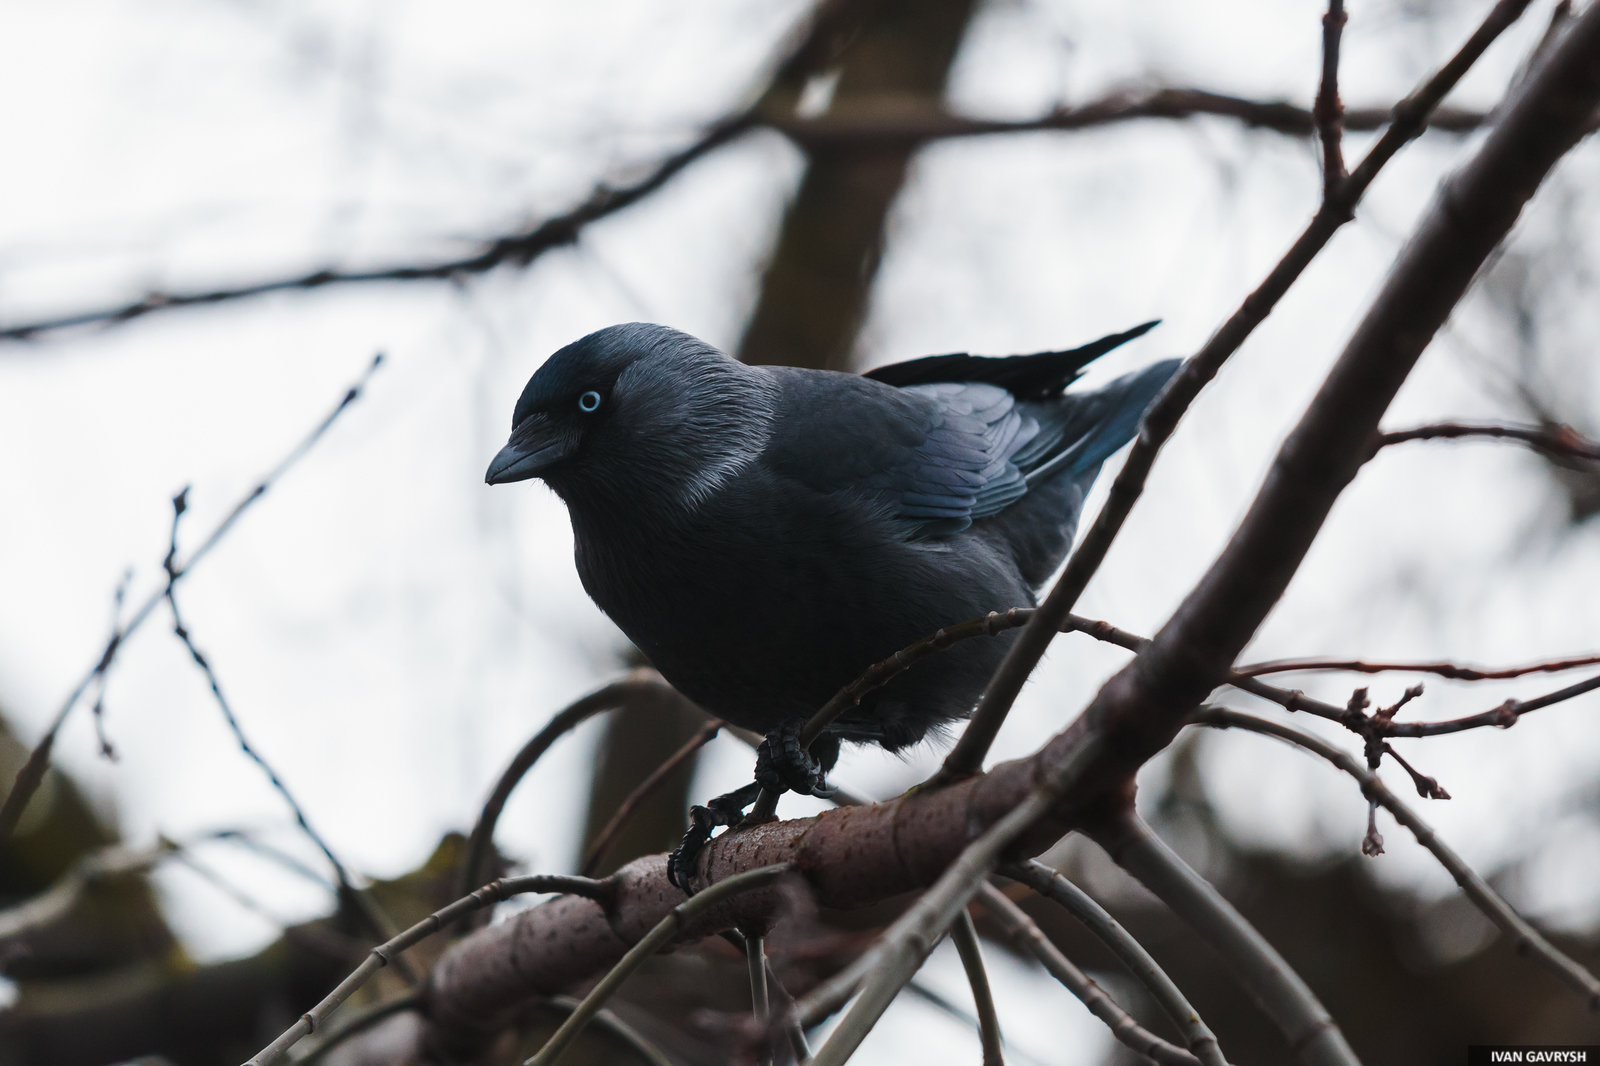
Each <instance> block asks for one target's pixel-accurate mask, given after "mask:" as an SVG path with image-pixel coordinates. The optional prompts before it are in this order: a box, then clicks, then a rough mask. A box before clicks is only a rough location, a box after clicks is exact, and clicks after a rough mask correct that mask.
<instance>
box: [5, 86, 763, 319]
mask: <svg viewBox="0 0 1600 1066" xmlns="http://www.w3.org/2000/svg"><path fill="white" fill-rule="evenodd" d="M755 125H756V119H755V116H754V115H753V114H751V113H750V112H748V111H747V112H743V113H740V114H737V115H732V116H730V117H728V118H725V119H723V120H722V121H720V122H717V123H715V124H713V125H712V126H710V127H709V128H708V129H707V130H706V131H705V132H704V133H702V134H701V135H700V136H699V137H698V138H696V139H695V141H694V143H692V144H690V145H689V146H688V147H686V148H683V149H680V150H679V151H677V152H674V153H673V154H672V155H670V156H668V157H666V158H665V159H663V160H662V161H661V162H659V163H657V164H656V165H655V166H654V167H653V168H652V169H651V170H650V172H649V173H648V174H646V175H645V176H644V177H643V178H640V179H639V180H638V181H635V182H632V183H630V184H627V185H621V186H613V185H609V184H604V183H602V184H599V185H596V186H595V187H594V189H593V190H592V191H591V192H590V193H589V195H588V197H587V198H585V199H584V201H583V203H581V204H579V205H578V206H577V207H575V208H573V209H572V210H570V211H567V212H565V213H564V214H561V215H557V216H555V217H553V218H549V219H546V220H545V221H543V222H540V223H539V224H537V225H535V226H531V227H529V228H527V229H524V230H521V231H519V232H517V233H512V234H508V235H506V236H504V237H498V238H495V239H494V240H491V241H486V242H485V243H484V244H483V245H481V246H480V247H479V248H478V250H477V251H475V252H473V253H472V254H470V255H466V256H460V257H457V258H452V259H441V260H438V261H435V262H432V263H423V264H405V265H400V266H391V267H377V268H375V269H371V270H343V269H339V268H334V267H328V268H324V269H322V270H316V271H313V272H311V273H309V274H300V275H296V276H294V277H288V278H273V279H270V280H267V281H258V282H255V283H253V284H250V285H240V286H236V287H232V288H224V289H203V290H195V291H191V292H152V293H149V294H148V295H146V296H144V297H142V298H141V299H138V300H134V301H133V302H131V303H126V304H122V305H120V306H116V307H104V308H95V309H93V310H88V311H78V312H74V313H72V314H67V315H59V316H57V317H54V318H45V319H39V320H36V321H33V322H25V323H20V324H17V325H13V326H7V327H5V328H3V329H0V341H5V340H28V339H30V338H32V337H36V336H38V335H39V334H41V333H47V332H50V331H52V330H59V329H66V328H68V327H71V326H84V325H91V324H94V323H101V322H103V323H109V324H115V323H121V322H128V321H131V320H132V319H135V318H142V317H143V316H145V315H147V314H150V313H151V312H153V311H165V310H170V309H172V308H177V307H196V306H201V305H205V304H217V303H224V302H227V301H231V300H240V299H244V298H246V297H251V296H262V295H265V294H267V293H272V292H284V291H287V290H293V289H303V290H310V289H322V288H326V287H328V286H330V285H365V284H372V283H374V282H396V281H448V280H452V279H455V278H460V277H464V276H467V275H472V274H482V273H485V272H487V271H490V270H493V269H494V268H495V267H498V266H501V265H505V264H511V265H515V266H524V267H525V266H527V265H528V264H529V263H531V262H533V261H534V260H535V259H537V258H538V257H539V256H540V255H542V254H544V253H545V252H547V251H549V250H550V249H552V248H560V247H562V246H564V245H568V244H572V243H573V242H574V241H576V240H577V239H578V234H579V233H580V232H581V231H582V229H583V227H584V226H586V225H588V224H589V223H591V222H593V221H595V220H597V219H601V218H604V217H606V216H607V215H611V214H615V213H616V212H618V211H621V210H622V209H623V208H626V207H631V206H632V205H634V204H636V203H638V202H639V201H640V200H643V199H644V198H645V197H647V196H649V195H650V194H651V193H653V192H655V191H656V190H657V189H659V188H661V186H663V185H665V184H666V183H667V182H668V181H670V180H671V179H672V178H673V177H674V176H675V175H677V174H678V173H679V172H680V171H682V170H683V169H684V168H685V167H687V166H688V165H689V164H690V163H693V162H694V161H695V160H697V159H699V158H700V157H701V156H704V155H706V154H708V153H710V152H712V151H713V150H715V149H717V148H720V147H721V146H722V145H724V144H727V143H728V142H729V141H732V140H734V139H735V138H737V137H739V136H740V135H741V134H743V133H745V132H746V131H747V130H749V129H751V128H752V127H753V126H755Z"/></svg>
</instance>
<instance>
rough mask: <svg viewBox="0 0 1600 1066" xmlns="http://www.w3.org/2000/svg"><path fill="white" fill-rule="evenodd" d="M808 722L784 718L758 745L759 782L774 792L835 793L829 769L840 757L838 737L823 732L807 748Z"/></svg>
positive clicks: (776, 793) (822, 795)
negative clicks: (803, 733)
mask: <svg viewBox="0 0 1600 1066" xmlns="http://www.w3.org/2000/svg"><path fill="white" fill-rule="evenodd" d="M805 724H806V722H805V719H804V718H787V719H785V720H784V721H783V722H782V723H781V724H780V725H779V726H778V727H777V728H776V729H774V730H773V731H772V732H770V733H768V734H767V739H766V740H763V741H762V742H761V746H760V747H759V748H757V749H756V784H758V785H760V786H761V787H762V788H764V789H766V790H767V791H768V792H770V793H772V794H773V795H774V796H776V795H779V794H781V793H784V792H798V793H800V794H801V795H805V796H820V797H821V798H823V799H826V798H828V797H829V796H831V795H833V790H832V789H830V788H829V787H828V771H829V770H832V769H833V764H834V763H836V762H838V761H839V738H838V737H837V736H836V735H834V734H833V733H823V734H822V735H821V736H820V737H818V738H817V739H816V740H814V741H813V742H812V744H811V750H810V751H806V749H805V748H804V747H802V746H801V744H800V731H801V730H802V729H804V728H805Z"/></svg>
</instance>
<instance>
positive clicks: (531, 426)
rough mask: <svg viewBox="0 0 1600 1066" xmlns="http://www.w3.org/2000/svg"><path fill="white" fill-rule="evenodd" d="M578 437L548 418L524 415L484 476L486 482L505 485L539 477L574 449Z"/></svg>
mask: <svg viewBox="0 0 1600 1066" xmlns="http://www.w3.org/2000/svg"><path fill="white" fill-rule="evenodd" d="M576 445H577V440H576V439H575V437H574V436H573V435H572V434H569V433H563V432H561V431H560V430H559V429H557V428H556V427H554V426H552V425H551V424H550V422H549V421H548V420H547V419H545V418H543V417H541V416H539V415H534V416H531V417H529V418H527V419H525V420H524V421H523V423H522V425H520V426H518V427H517V428H516V429H515V430H514V431H513V432H512V434H511V440H510V441H508V442H507V443H506V446H505V447H504V448H501V449H500V451H499V453H498V454H496V455H495V457H494V460H493V461H492V462H491V463H490V464H489V471H488V473H486V474H485V475H484V476H483V480H484V482H485V483H486V484H490V485H504V484H506V483H507V482H511V481H526V480H528V479H529V478H533V477H539V476H541V475H542V474H544V472H545V471H546V470H549V469H550V468H551V467H552V466H554V465H555V464H557V463H559V462H560V461H561V460H563V459H566V458H567V457H569V456H570V455H572V453H573V452H574V451H575V450H576Z"/></svg>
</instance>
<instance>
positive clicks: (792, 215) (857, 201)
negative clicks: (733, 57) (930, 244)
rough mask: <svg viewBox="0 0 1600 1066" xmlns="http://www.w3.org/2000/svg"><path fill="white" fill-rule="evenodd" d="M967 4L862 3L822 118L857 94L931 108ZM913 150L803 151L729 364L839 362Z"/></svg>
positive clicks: (862, 308) (961, 0) (846, 352)
mask: <svg viewBox="0 0 1600 1066" xmlns="http://www.w3.org/2000/svg"><path fill="white" fill-rule="evenodd" d="M975 6H976V5H975V4H974V3H973V0H925V2H922V3H917V2H915V0H887V2H884V3H880V4H876V5H873V6H872V8H871V9H870V10H869V11H867V12H864V13H863V17H862V21H861V25H860V29H859V32H858V33H856V35H855V36H854V38H853V39H851V40H850V41H849V42H848V43H847V44H845V45H844V47H843V48H842V49H841V50H840V53H839V56H838V61H837V63H838V65H837V67H836V68H835V69H837V70H838V77H839V80H838V84H837V86H836V87H835V89H834V94H833V100H832V102H831V103H830V105H829V108H828V110H829V113H839V112H841V111H846V110H848V109H849V108H850V106H851V102H852V101H853V100H856V99H859V98H861V97H871V98H872V99H874V100H877V101H880V102H881V101H882V100H883V98H884V97H886V96H901V97H905V98H907V99H908V103H910V102H913V101H914V102H917V103H922V104H924V105H926V104H927V103H929V102H936V101H937V99H938V98H939V97H940V96H941V95H942V94H943V91H944V84H945V78H946V76H947V75H948V74H949V71H950V64H951V61H952V60H954V58H955V55H956V49H957V47H958V46H959V45H960V43H961V37H962V35H963V33H964V32H965V30H966V26H967V22H968V21H969V20H970V18H971V16H972V12H973V8H974V7H975ZM813 73H815V72H813ZM914 151H915V148H913V147H906V146H904V145H899V146H889V147H884V148H877V149H870V150H869V149H865V148H861V149H854V148H853V149H850V150H848V151H840V152H820V151H819V152H814V153H813V154H812V156H811V160H810V165H809V166H808V167H807V169H806V174H805V178H804V179H803V180H802V181H801V183H800V191H799V192H798V193H797V194H796V195H795V198H794V201H793V202H792V203H791V204H790V205H789V210H788V213H787V214H786V215H785V216H784V220H783V229H782V231H781V233H780V235H779V238H778V247H777V249H776V250H775V251H774V253H773V256H772V261H771V262H770V263H769V264H768V266H767V271H766V275H765V276H764V277H763V279H762V283H761V297H760V300H759V301H758V303H757V304H756V310H755V314H754V315H753V316H752V317H751V319H750V325H749V327H748V328H747V329H746V331H745V335H744V340H743V342H742V343H741V344H740V347H739V357H740V358H741V359H743V360H744V361H745V362H747V363H766V364H782V365H786V366H804V367H816V368H823V369H832V370H842V369H845V368H846V367H847V366H848V365H849V359H850V352H851V349H852V347H853V346H854V343H855V337H856V331H857V330H858V329H859V328H860V325H861V320H862V317H863V316H864V315H865V313H866V307H867V296H868V294H869V293H870V292H871V288H872V278H873V275H874V274H876V273H877V269H878V260H879V257H880V256H881V254H882V251H883V240H884V223H885V220H886V219H887V217H888V214H889V208H890V205H891V204H893V203H894V198H895V196H896V195H898V193H899V192H900V186H901V185H902V184H903V183H904V181H905V176H906V167H907V165H908V164H909V163H910V161H911V156H912V153H913V152H914Z"/></svg>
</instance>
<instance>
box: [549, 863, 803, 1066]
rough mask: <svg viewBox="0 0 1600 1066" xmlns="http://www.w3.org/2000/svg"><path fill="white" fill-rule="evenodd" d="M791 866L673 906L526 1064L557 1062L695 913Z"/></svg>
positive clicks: (750, 873) (744, 876)
mask: <svg viewBox="0 0 1600 1066" xmlns="http://www.w3.org/2000/svg"><path fill="white" fill-rule="evenodd" d="M790 869H791V867H790V866H789V864H788V863H778V864H776V865H773V866H763V867H761V868H759V869H756V870H747V871H745V872H744V873H740V874H735V875H733V876H732V877H729V878H725V879H724V880H721V881H718V882H717V883H716V884H714V885H710V886H708V887H706V888H704V889H702V890H700V891H699V892H697V893H695V894H694V895H693V896H690V897H689V898H688V899H686V900H684V901H683V902H682V903H680V904H678V905H677V906H676V907H674V908H672V911H671V913H669V914H668V915H667V916H666V917H665V918H663V919H661V921H660V922H658V923H657V924H656V927H655V928H654V929H652V930H650V932H649V933H647V934H645V936H644V937H643V938H642V939H640V941H639V942H638V943H637V944H635V945H633V947H631V948H629V949H628V953H627V954H626V955H624V956H623V957H622V959H621V961H619V962H618V963H617V964H616V965H615V966H613V967H612V968H611V969H610V971H609V972H607V973H606V975H605V976H604V977H602V978H601V979H600V982H599V983H598V984H596V985H595V986H594V988H593V989H591V990H590V992H589V994H588V995H586V996H584V997H583V1002H582V1003H580V1004H578V1006H577V1008H576V1009H575V1010H574V1011H573V1012H572V1013H571V1014H569V1015H567V1019H566V1021H564V1022H562V1023H561V1026H560V1028H558V1029H557V1030H556V1031H555V1033H554V1034H552V1035H551V1037H550V1039H549V1040H548V1041H546V1042H545V1045H544V1046H543V1047H541V1048H540V1049H539V1051H538V1053H537V1054H535V1055H534V1056H533V1057H532V1058H530V1059H529V1060H528V1061H527V1063H526V1066H551V1063H554V1062H555V1061H556V1059H557V1058H559V1057H560V1056H561V1053H562V1052H563V1051H565V1050H566V1048H567V1045H568V1044H570V1043H571V1042H572V1041H573V1039H575V1038H576V1037H577V1035H578V1034H579V1033H581V1032H583V1028H584V1026H586V1025H587V1024H588V1023H589V1019H590V1018H592V1017H594V1014H595V1012H596V1011H598V1010H599V1009H600V1008H601V1007H603V1006H604V1005H605V1002H606V1000H608V999H610V998H611V996H612V994H613V993H614V992H616V990H617V989H618V988H620V987H621V986H622V982H623V981H625V980H627V978H628V977H629V975H631V974H632V973H633V971H635V970H637V969H638V968H639V966H640V965H641V964H643V962H644V961H645V960H646V959H648V958H649V957H650V956H652V955H654V954H655V953H656V952H658V951H660V950H661V949H662V948H664V947H666V945H667V943H668V942H669V941H670V940H672V939H673V937H675V936H677V935H678V934H679V933H681V932H683V930H684V928H685V927H686V926H687V925H688V924H689V922H690V921H692V920H693V919H694V918H695V917H696V916H698V915H700V914H703V913H704V912H705V911H707V910H710V909H711V908H712V907H714V906H716V905H717V904H719V903H722V902H724V901H725V900H729V899H732V898H733V897H734V896H736V895H738V894H739V893H741V892H748V891H750V890H751V889H754V888H764V887H765V886H767V885H770V884H772V883H773V882H774V881H776V880H778V878H780V877H782V876H784V875H785V874H787V873H788V872H789V871H790Z"/></svg>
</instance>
